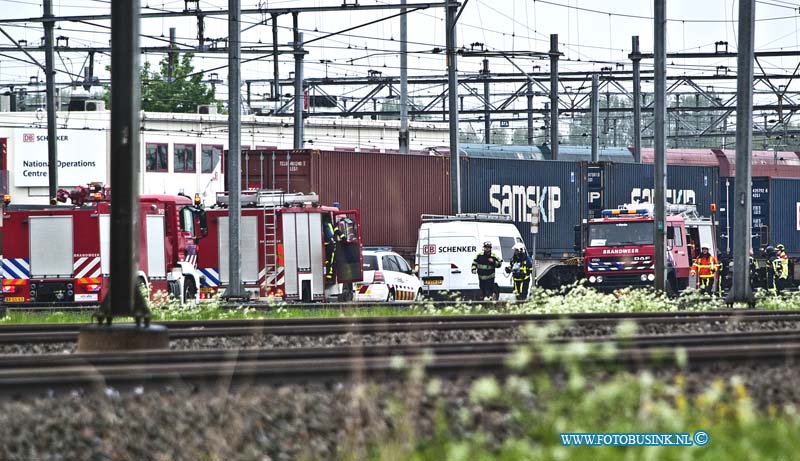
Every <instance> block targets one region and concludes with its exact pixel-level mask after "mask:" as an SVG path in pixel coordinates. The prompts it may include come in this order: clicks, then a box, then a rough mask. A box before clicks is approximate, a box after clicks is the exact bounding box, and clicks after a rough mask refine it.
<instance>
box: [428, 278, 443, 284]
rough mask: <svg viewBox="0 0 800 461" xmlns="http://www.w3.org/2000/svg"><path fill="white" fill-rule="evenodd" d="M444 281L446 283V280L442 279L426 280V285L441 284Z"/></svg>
mask: <svg viewBox="0 0 800 461" xmlns="http://www.w3.org/2000/svg"><path fill="white" fill-rule="evenodd" d="M442 283H444V280H442V279H429V280H425V285H441V284H442Z"/></svg>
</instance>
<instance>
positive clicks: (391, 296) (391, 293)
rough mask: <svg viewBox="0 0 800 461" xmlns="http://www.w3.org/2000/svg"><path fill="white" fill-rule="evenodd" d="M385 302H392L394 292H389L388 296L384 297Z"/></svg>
mask: <svg viewBox="0 0 800 461" xmlns="http://www.w3.org/2000/svg"><path fill="white" fill-rule="evenodd" d="M386 302H387V303H393V302H394V290H389V294H388V295H386Z"/></svg>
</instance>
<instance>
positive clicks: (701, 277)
mask: <svg viewBox="0 0 800 461" xmlns="http://www.w3.org/2000/svg"><path fill="white" fill-rule="evenodd" d="M716 273H717V258H715V257H714V256H713V255H712V254H710V253H709V252H708V247H707V246H703V247H702V248H701V250H700V256H698V257H697V259H695V260H694V264H692V275H697V281H698V284H697V285H698V287H699V288H700V291H702V292H703V293H705V294H707V295H710V294H712V292H713V290H714V276H715V275H716Z"/></svg>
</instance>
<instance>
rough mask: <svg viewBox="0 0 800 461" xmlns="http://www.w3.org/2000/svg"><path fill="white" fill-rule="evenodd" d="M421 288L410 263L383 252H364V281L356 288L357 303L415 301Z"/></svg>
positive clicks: (366, 250)
mask: <svg viewBox="0 0 800 461" xmlns="http://www.w3.org/2000/svg"><path fill="white" fill-rule="evenodd" d="M421 295H422V284H421V282H420V281H419V279H418V278H417V276H415V275H414V271H413V270H412V269H411V266H409V264H408V262H406V260H405V259H403V257H402V256H400V255H399V254H397V253H395V252H393V251H390V250H383V249H364V280H363V281H362V282H358V283H357V284H356V290H355V296H354V299H355V300H356V301H372V302H383V301H389V302H392V301H407V302H410V301H414V300H416V299H418V298H419V297H420V296H421Z"/></svg>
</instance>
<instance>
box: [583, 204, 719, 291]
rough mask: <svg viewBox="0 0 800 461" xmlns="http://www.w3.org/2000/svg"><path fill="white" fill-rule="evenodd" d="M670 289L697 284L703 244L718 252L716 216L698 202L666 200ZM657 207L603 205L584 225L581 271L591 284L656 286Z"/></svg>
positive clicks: (612, 287)
mask: <svg viewBox="0 0 800 461" xmlns="http://www.w3.org/2000/svg"><path fill="white" fill-rule="evenodd" d="M666 210H667V229H666V233H667V255H666V257H667V264H668V268H669V269H668V273H667V280H668V286H667V289H668V292H669V293H670V294H671V295H677V294H678V293H679V292H680V291H682V290H684V289H685V288H687V287H688V286H694V284H695V283H696V280H695V277H693V276H690V271H691V267H692V263H693V261H694V258H696V257H697V256H698V255H699V253H700V249H701V248H702V247H704V246H707V247H708V248H709V251H710V253H711V254H712V255H716V254H717V246H716V240H715V238H714V236H715V232H714V222H713V220H712V219H711V218H706V217H702V216H700V215H699V214H698V212H697V208H696V207H695V206H694V205H669V204H668V205H667V208H666ZM653 221H654V218H653V209H652V207H646V206H642V205H636V206H623V207H620V208H619V209H611V210H603V211H602V213H601V217H600V218H594V219H590V220H589V221H588V222H587V223H586V224H585V225H584V226H583V227H584V235H583V238H584V240H585V244H584V252H583V272H584V276H585V278H586V279H587V281H588V282H589V283H588V284H589V286H591V287H594V288H596V289H598V290H602V291H612V290H615V289H618V288H623V287H642V286H652V284H653V281H654V280H655V274H654V267H655V259H654V254H655V253H654V248H655V247H654V245H653V237H654V236H653V231H654V227H653V226H654V224H653Z"/></svg>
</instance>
